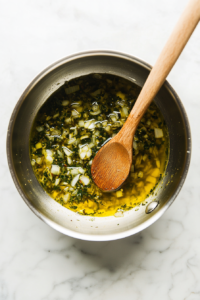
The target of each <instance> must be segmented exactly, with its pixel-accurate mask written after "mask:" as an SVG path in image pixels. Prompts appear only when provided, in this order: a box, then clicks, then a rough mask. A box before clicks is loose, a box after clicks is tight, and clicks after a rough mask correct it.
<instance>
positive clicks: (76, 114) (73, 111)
mask: <svg viewBox="0 0 200 300" xmlns="http://www.w3.org/2000/svg"><path fill="white" fill-rule="evenodd" d="M80 116H81V114H80V113H79V112H78V111H77V110H76V109H73V110H72V117H74V118H79V117H80Z"/></svg>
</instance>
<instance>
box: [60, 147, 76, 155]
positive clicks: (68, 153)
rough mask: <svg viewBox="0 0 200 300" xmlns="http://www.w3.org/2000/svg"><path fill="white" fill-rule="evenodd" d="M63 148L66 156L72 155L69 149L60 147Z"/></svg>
mask: <svg viewBox="0 0 200 300" xmlns="http://www.w3.org/2000/svg"><path fill="white" fill-rule="evenodd" d="M62 148H63V151H64V153H65V154H66V155H67V156H71V155H72V154H73V152H72V151H71V150H70V149H69V148H67V147H64V146H63V147H62Z"/></svg>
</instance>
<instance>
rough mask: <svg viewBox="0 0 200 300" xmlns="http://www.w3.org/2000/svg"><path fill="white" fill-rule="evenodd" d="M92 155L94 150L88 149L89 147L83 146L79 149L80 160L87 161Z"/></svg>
mask: <svg viewBox="0 0 200 300" xmlns="http://www.w3.org/2000/svg"><path fill="white" fill-rule="evenodd" d="M91 155H92V150H91V149H90V148H89V147H88V145H86V146H83V147H82V148H80V149H79V156H80V159H87V158H89V157H90V156H91Z"/></svg>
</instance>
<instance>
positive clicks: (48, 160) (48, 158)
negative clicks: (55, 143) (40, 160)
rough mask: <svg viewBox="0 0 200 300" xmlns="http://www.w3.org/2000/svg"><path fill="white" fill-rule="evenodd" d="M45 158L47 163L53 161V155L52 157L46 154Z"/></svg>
mask: <svg viewBox="0 0 200 300" xmlns="http://www.w3.org/2000/svg"><path fill="white" fill-rule="evenodd" d="M45 159H46V163H47V164H52V162H53V157H52V156H51V155H47V156H46V157H45Z"/></svg>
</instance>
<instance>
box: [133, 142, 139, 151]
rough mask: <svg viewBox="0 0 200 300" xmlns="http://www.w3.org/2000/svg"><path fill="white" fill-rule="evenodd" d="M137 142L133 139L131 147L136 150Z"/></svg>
mask: <svg viewBox="0 0 200 300" xmlns="http://www.w3.org/2000/svg"><path fill="white" fill-rule="evenodd" d="M137 146H138V145H137V143H136V141H133V148H134V149H135V150H136V149H137Z"/></svg>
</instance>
